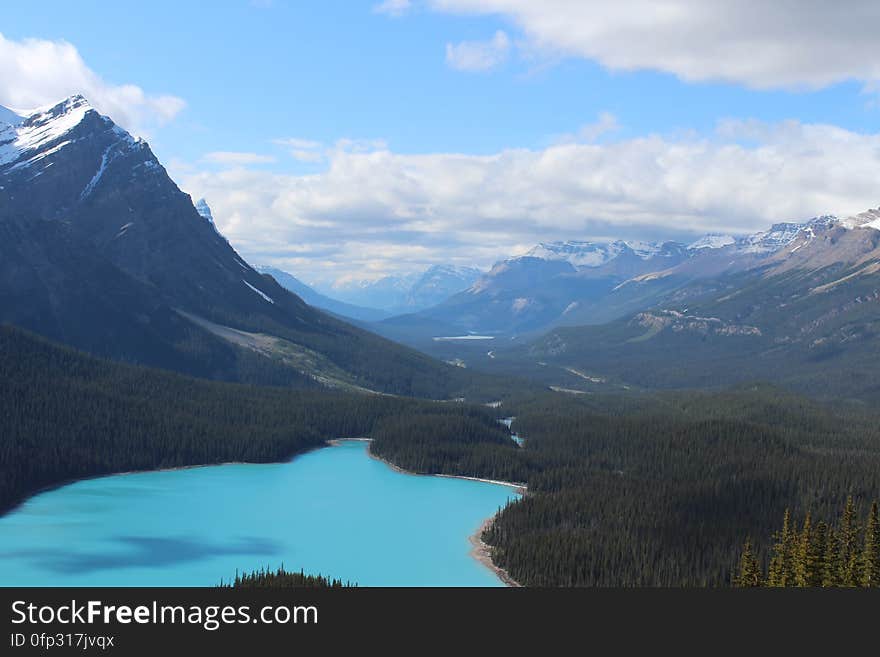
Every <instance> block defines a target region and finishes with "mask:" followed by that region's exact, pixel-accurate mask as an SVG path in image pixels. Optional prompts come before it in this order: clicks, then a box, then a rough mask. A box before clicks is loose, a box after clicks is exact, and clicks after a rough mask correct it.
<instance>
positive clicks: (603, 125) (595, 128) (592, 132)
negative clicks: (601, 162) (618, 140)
mask: <svg viewBox="0 0 880 657" xmlns="http://www.w3.org/2000/svg"><path fill="white" fill-rule="evenodd" d="M618 130H620V124H619V123H618V122H617V117H616V116H614V115H613V114H611V113H610V112H602V113H600V114H599V117H598V118H597V119H596V120H595V121H594V122H592V123H585V124H584V125H582V126H581V127H580V128H578V130H577V132H572V133H567V134H564V135H559V136H558V137H556V138H555V139H554V140H553V141H554V142H556V143H558V144H569V143H578V142H586V143H592V142H594V141H596V140H597V139H599V138H600V137H604V136H606V135H610V134H612V133H614V132H617V131H618Z"/></svg>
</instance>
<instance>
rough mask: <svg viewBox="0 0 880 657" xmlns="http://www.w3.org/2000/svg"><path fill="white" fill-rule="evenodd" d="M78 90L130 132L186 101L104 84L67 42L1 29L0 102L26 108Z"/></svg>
mask: <svg viewBox="0 0 880 657" xmlns="http://www.w3.org/2000/svg"><path fill="white" fill-rule="evenodd" d="M77 93H81V94H83V95H84V96H85V97H86V98H88V99H89V102H90V103H91V104H92V106H93V107H94V108H95V109H97V110H98V111H99V112H101V113H102V114H107V115H109V116H112V117H113V120H114V121H116V122H117V123H119V124H121V125H123V126H124V127H126V128H128V129H130V130H134V131H140V130H142V129H144V127H145V126H149V125H152V124H163V123H166V122H167V121H170V120H171V119H173V118H174V117H175V116H176V115H177V114H178V113H179V112H180V111H181V110H182V109H183V108H184V107H185V105H186V103H185V102H184V101H183V100H182V99H180V98H178V97H176V96H169V95H159V96H154V95H150V94H147V93H146V92H145V91H144V90H143V89H141V88H140V87H138V86H136V85H133V84H122V85H114V84H110V83H108V82H107V81H105V80H104V79H103V78H101V76H99V75H98V74H97V73H95V72H94V71H93V70H92V69H90V68H89V67H88V66H87V65H86V63H85V61H83V58H82V57H81V56H80V54H79V51H78V50H77V49H76V48H75V47H74V46H73V45H72V44H70V43H68V42H66V41H47V40H44V39H24V40H21V41H15V40H11V39H7V38H5V37H4V36H3V35H2V34H0V105H5V106H7V107H12V108H16V109H30V108H33V107H39V106H42V105H48V104H50V103H55V102H58V101H59V100H62V99H63V98H66V97H67V96H71V95H73V94H77Z"/></svg>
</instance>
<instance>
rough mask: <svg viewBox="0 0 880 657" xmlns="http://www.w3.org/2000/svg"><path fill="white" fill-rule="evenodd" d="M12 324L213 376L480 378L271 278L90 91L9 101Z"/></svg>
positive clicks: (3, 253) (0, 154)
mask: <svg viewBox="0 0 880 657" xmlns="http://www.w3.org/2000/svg"><path fill="white" fill-rule="evenodd" d="M0 322H9V323H13V324H17V325H20V326H22V327H24V328H27V329H30V330H32V331H35V332H38V333H41V334H43V335H45V336H47V337H50V338H52V339H54V340H57V341H60V342H63V343H66V344H69V345H72V346H75V347H78V348H80V349H84V350H87V351H90V352H93V353H97V354H101V355H105V356H110V357H113V358H116V359H121V360H126V361H131V362H136V363H142V364H147V365H152V366H158V367H163V368H167V369H175V370H179V371H183V372H186V373H190V374H195V375H198V376H204V377H210V378H218V379H228V380H236V381H251V382H256V383H272V384H278V385H294V386H299V387H302V386H331V387H339V388H347V389H361V390H363V389H366V390H374V391H379V392H388V393H399V394H407V395H416V396H429V397H436V398H445V397H447V396H450V395H452V396H457V395H458V394H460V390H461V388H462V387H463V386H464V385H466V384H467V382H468V381H469V379H468V378H467V377H466V376H464V375H463V373H462V371H461V370H460V369H459V368H453V367H449V366H447V365H444V364H442V363H439V362H437V361H434V360H432V359H431V358H429V357H427V356H425V355H423V354H420V353H418V352H416V351H413V350H411V349H408V348H405V347H401V346H400V345H397V344H394V343H392V342H389V341H387V340H385V339H382V338H379V337H377V336H375V335H373V334H371V333H368V332H366V331H364V330H362V329H359V328H356V327H354V326H352V325H350V324H348V323H345V322H343V321H340V320H338V319H337V318H334V317H331V316H329V315H327V314H325V313H323V312H320V311H318V310H316V309H315V308H313V307H312V306H310V305H308V304H306V303H304V302H303V300H302V299H300V298H299V297H298V296H296V295H295V294H292V293H290V292H289V291H288V290H286V289H285V288H284V287H282V286H281V285H280V284H279V283H278V282H276V280H275V279H274V278H272V277H271V276H265V275H262V274H261V273H259V272H257V271H256V270H255V269H253V268H252V267H251V266H250V265H249V264H248V263H247V262H245V261H244V260H243V259H242V258H241V257H240V256H239V255H238V254H237V253H236V252H235V250H234V249H233V248H232V246H230V244H229V243H228V242H227V241H226V240H225V239H224V238H223V237H222V235H220V234H219V233H218V232H217V230H216V228H215V226H214V224H213V220H212V217H211V213H210V209H209V208H208V206H207V204H206V203H199V204H198V207H196V206H195V205H194V204H193V202H192V199H191V198H190V197H189V196H188V195H187V194H185V193H183V192H182V191H181V190H180V189H178V187H177V186H176V185H175V184H174V182H173V181H172V180H171V179H170V178H169V177H168V174H167V173H166V171H165V169H164V167H163V166H162V165H161V164H160V163H159V161H158V160H157V159H156V157H155V156H154V155H153V153H152V151H151V150H150V148H149V146H148V145H147V143H146V142H144V141H143V140H140V139H135V138H133V137H132V136H131V135H130V134H128V133H127V132H126V131H125V130H123V129H122V128H120V127H119V126H117V125H116V124H115V123H114V122H113V121H112V120H111V119H110V118H108V117H106V116H102V115H100V114H99V113H98V112H96V111H95V110H94V109H92V108H91V107H90V106H89V104H88V102H87V101H86V100H85V99H84V98H83V97H82V96H72V97H70V98H68V99H66V100H64V101H62V102H61V103H58V104H56V105H53V106H50V107H43V108H39V109H36V110H32V111H28V112H15V111H12V110H8V109H6V108H3V110H2V111H0Z"/></svg>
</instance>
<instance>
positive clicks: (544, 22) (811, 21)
mask: <svg viewBox="0 0 880 657" xmlns="http://www.w3.org/2000/svg"><path fill="white" fill-rule="evenodd" d="M429 4H430V5H431V7H432V8H433V9H435V10H437V11H441V12H451V13H460V14H492V15H498V16H501V17H502V18H504V19H506V20H508V21H509V22H511V23H513V24H515V25H516V26H518V27H519V29H521V30H522V32H523V34H524V35H525V37H526V40H527V42H528V45H529V46H530V47H532V48H534V49H536V50H538V51H544V52H546V53H548V54H551V55H552V56H559V55H562V56H573V57H583V58H586V59H590V60H594V61H597V62H599V63H600V64H602V65H603V66H604V67H606V68H608V69H610V70H613V71H634V70H640V69H646V70H657V71H663V72H667V73H671V74H673V75H676V76H678V77H679V78H681V79H682V80H685V81H689V82H703V81H725V82H733V83H738V84H743V85H745V86H748V87H751V88H756V89H769V88H807V89H816V88H820V87H824V86H827V85H830V84H834V83H837V82H843V81H847V80H858V81H862V82H870V81H877V80H880V39H878V38H877V26H878V25H880V3H877V2H876V1H875V0H848V1H847V2H845V3H842V4H841V3H833V2H826V1H824V0H798V1H797V2H794V1H790V0H783V1H777V2H767V1H766V0H665V1H664V2H656V0H625V1H623V2H607V1H606V0H541V1H540V2H535V1H534V0H430V2H429Z"/></svg>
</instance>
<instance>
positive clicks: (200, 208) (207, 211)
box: [195, 198, 214, 226]
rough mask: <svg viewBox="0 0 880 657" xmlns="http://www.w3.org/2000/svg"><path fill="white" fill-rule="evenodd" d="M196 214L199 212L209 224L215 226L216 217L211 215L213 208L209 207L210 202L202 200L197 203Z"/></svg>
mask: <svg viewBox="0 0 880 657" xmlns="http://www.w3.org/2000/svg"><path fill="white" fill-rule="evenodd" d="M195 207H196V212H198V213H199V214H200V215H201V216H202V217H204V218H205V219H207V220H208V222H209V223H210V224H211V225H212V226H213V225H214V215H213V214H211V208H210V206H209V205H208V202H207V201H206V200H205V199H203V198H200V199H199V200H198V201H196V203H195Z"/></svg>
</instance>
